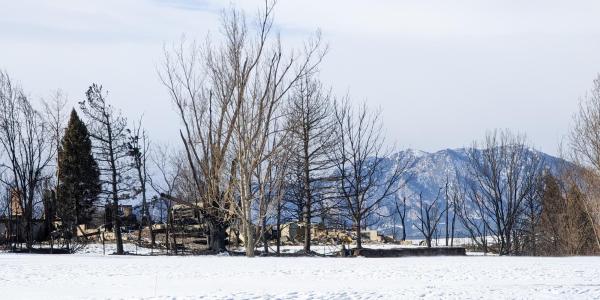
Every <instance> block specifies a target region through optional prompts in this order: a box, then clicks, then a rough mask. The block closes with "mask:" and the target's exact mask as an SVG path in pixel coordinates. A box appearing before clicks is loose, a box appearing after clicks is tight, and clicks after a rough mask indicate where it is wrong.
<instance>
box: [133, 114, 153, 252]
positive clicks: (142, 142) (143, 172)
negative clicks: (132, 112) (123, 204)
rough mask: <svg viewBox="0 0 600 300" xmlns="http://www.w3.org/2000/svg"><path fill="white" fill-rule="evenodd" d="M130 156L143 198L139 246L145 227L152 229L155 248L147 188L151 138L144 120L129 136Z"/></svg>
mask: <svg viewBox="0 0 600 300" xmlns="http://www.w3.org/2000/svg"><path fill="white" fill-rule="evenodd" d="M128 148H129V155H130V156H131V158H132V160H133V168H134V169H135V171H136V175H137V185H136V188H134V191H135V195H141V196H142V217H141V219H140V220H141V225H142V226H141V228H140V229H139V231H138V244H141V241H142V230H143V227H144V226H148V227H149V229H150V238H151V247H152V249H153V248H154V232H153V230H152V216H151V215H150V212H149V210H148V200H147V186H148V181H149V179H148V158H149V152H150V138H149V137H148V134H147V133H146V131H145V130H144V129H142V120H141V119H140V120H139V121H138V124H137V125H134V126H133V131H132V132H131V135H130V136H129V143H128Z"/></svg>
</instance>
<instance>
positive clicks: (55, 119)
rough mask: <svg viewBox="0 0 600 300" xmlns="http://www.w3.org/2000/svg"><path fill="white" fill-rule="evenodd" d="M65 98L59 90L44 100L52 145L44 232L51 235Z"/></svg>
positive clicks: (65, 113) (62, 133)
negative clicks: (52, 163)
mask: <svg viewBox="0 0 600 300" xmlns="http://www.w3.org/2000/svg"><path fill="white" fill-rule="evenodd" d="M67 101H68V100H67V96H66V95H65V94H64V93H63V91H61V90H57V91H56V92H55V93H54V94H53V95H52V97H51V98H50V99H48V100H44V101H43V104H44V115H45V118H46V121H47V124H48V129H49V133H50V134H51V136H52V140H53V144H54V147H55V149H54V151H52V152H53V153H54V168H55V170H54V176H53V177H49V178H48V184H47V187H46V188H48V189H49V190H47V191H44V193H45V196H44V197H43V199H44V221H45V229H46V232H48V233H50V234H52V233H51V231H52V229H53V228H52V222H53V221H54V217H55V215H56V207H57V203H56V197H57V195H58V192H57V191H58V186H59V185H60V178H61V177H60V168H59V159H60V158H59V154H60V153H61V150H60V148H61V140H62V138H63V135H64V130H65V128H66V120H67V112H66V111H65V110H66V105H67ZM53 248H54V238H53V237H51V238H50V251H51V252H52V249H53Z"/></svg>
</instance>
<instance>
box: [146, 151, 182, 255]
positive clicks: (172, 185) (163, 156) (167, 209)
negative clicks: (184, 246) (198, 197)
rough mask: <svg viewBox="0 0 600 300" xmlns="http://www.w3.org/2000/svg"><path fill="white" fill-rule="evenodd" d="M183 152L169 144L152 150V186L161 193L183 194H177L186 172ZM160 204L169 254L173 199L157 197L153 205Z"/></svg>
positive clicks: (180, 196) (161, 220) (161, 219)
mask: <svg viewBox="0 0 600 300" xmlns="http://www.w3.org/2000/svg"><path fill="white" fill-rule="evenodd" d="M180 156H181V153H177V152H175V151H173V150H171V149H170V148H169V147H167V146H162V147H161V146H156V147H154V151H153V152H152V155H151V157H152V159H151V160H152V164H153V168H154V170H156V173H155V174H154V176H150V177H149V179H150V181H149V182H150V186H151V187H152V189H153V190H154V191H155V192H156V193H157V194H159V195H162V194H165V195H175V196H177V197H179V198H185V197H182V195H179V194H177V192H176V191H177V184H178V182H181V181H182V177H183V172H184V160H183V159H182V158H181V157H180ZM157 205H158V209H159V211H160V216H159V218H160V220H159V221H160V222H161V223H164V224H165V225H166V227H165V246H166V248H167V254H168V253H169V251H170V249H171V242H170V239H169V236H170V235H171V229H172V226H173V224H172V218H170V214H171V209H172V207H173V201H172V200H171V199H165V198H163V197H160V198H156V199H155V200H154V202H153V207H156V206H157Z"/></svg>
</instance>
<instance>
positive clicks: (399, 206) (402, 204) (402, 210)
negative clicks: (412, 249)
mask: <svg viewBox="0 0 600 300" xmlns="http://www.w3.org/2000/svg"><path fill="white" fill-rule="evenodd" d="M394 200H395V201H394V207H395V208H396V213H397V214H398V216H399V217H400V223H401V225H402V239H401V240H402V241H406V210H407V206H406V196H403V197H402V200H400V197H398V195H397V194H395V195H394Z"/></svg>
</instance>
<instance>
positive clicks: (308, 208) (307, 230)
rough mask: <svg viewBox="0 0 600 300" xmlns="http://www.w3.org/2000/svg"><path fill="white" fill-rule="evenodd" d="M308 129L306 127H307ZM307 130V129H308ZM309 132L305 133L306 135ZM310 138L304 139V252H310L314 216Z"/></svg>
mask: <svg viewBox="0 0 600 300" xmlns="http://www.w3.org/2000/svg"><path fill="white" fill-rule="evenodd" d="M305 130H306V129H305ZM306 131H307V130H306ZM307 136H308V133H305V137H307ZM308 148H309V145H308V138H305V139H304V147H303V150H304V198H305V200H306V203H304V253H305V254H309V253H310V241H311V218H312V193H311V190H310V165H309V163H310V162H309V159H308V155H309V154H308V151H309V149H308Z"/></svg>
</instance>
